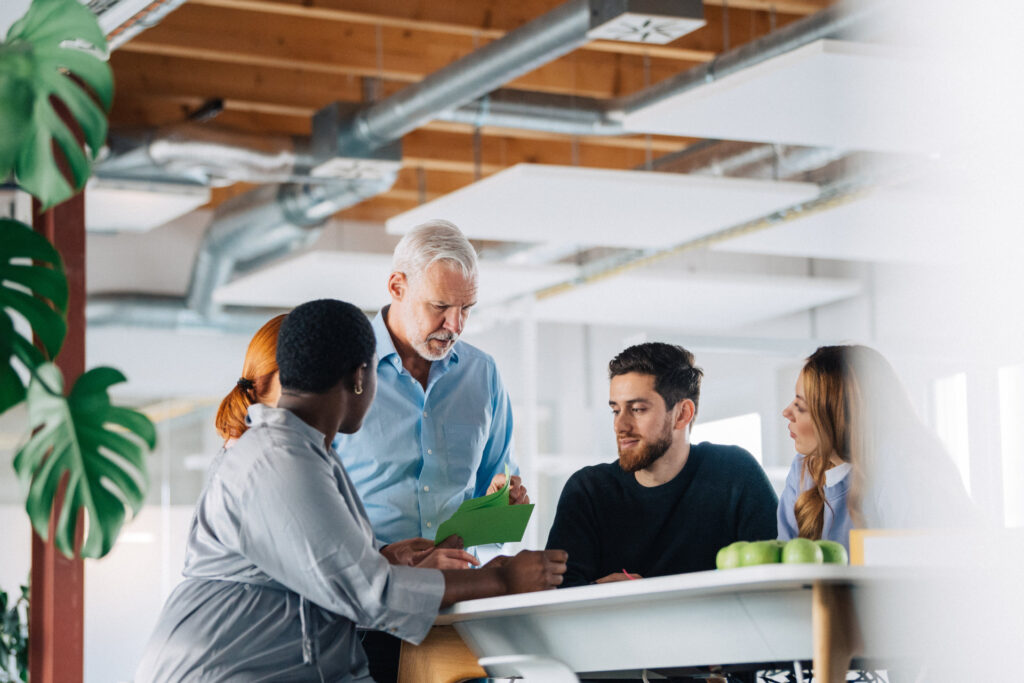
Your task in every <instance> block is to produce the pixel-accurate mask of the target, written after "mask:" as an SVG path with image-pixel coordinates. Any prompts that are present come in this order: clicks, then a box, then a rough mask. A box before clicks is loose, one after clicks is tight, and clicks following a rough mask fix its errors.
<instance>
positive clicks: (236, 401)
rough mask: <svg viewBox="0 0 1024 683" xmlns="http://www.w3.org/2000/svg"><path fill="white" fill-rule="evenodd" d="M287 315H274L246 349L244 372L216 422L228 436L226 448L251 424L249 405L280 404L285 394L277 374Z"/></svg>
mask: <svg viewBox="0 0 1024 683" xmlns="http://www.w3.org/2000/svg"><path fill="white" fill-rule="evenodd" d="M285 317H286V316H285V314H284V313H282V314H281V315H279V316H275V317H273V318H271V319H270V320H269V321H267V323H266V324H265V325H264V326H263V327H261V328H260V329H259V331H257V332H256V334H255V335H254V336H253V338H252V341H251V342H249V348H248V349H247V350H246V352H245V362H244V363H243V364H242V376H241V377H240V378H239V379H238V382H236V383H235V387H234V388H233V389H232V390H231V392H230V393H229V394H228V395H227V396H225V397H224V400H223V401H221V402H220V408H218V409H217V417H216V418H215V419H214V425H216V427H217V433H218V434H220V435H221V437H223V439H224V447H225V448H230V447H231V446H232V445H233V444H234V443H235V441H237V440H238V437H240V436H242V434H244V433H245V430H246V429H248V428H249V426H248V425H247V424H246V421H245V417H246V415H247V414H248V412H249V406H251V405H254V404H256V403H262V404H263V405H267V406H276V405H277V399H278V398H280V396H281V382H280V381H279V380H278V378H277V357H276V356H277V333H278V332H279V331H280V330H281V323H282V322H284V319H285Z"/></svg>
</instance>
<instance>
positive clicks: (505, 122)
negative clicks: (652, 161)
mask: <svg viewBox="0 0 1024 683" xmlns="http://www.w3.org/2000/svg"><path fill="white" fill-rule="evenodd" d="M437 118H438V119H440V120H442V121H454V122H456V123H467V124H469V125H473V126H495V127H498V128H520V129H524V130H539V131H544V132H546V133H562V134H564V135H580V136H585V135H622V134H623V133H624V132H625V131H623V130H622V123H621V121H618V120H614V119H612V118H611V116H610V115H609V111H608V103H607V102H605V101H604V100H598V99H594V98H592V97H574V96H572V95H558V94H548V93H535V92H519V91H515V90H498V91H495V92H493V93H491V94H489V95H485V96H484V97H482V98H479V99H476V100H473V101H472V102H469V103H467V104H464V105H462V106H461V107H458V108H456V109H451V110H448V111H443V112H441V113H440V114H438V115H437Z"/></svg>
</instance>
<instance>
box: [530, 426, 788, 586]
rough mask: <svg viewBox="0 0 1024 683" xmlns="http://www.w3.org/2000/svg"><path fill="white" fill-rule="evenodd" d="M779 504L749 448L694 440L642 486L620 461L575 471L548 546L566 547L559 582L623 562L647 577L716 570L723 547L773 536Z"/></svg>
mask: <svg viewBox="0 0 1024 683" xmlns="http://www.w3.org/2000/svg"><path fill="white" fill-rule="evenodd" d="M778 503H779V501H778V498H777V497H776V495H775V491H774V490H773V489H772V486H771V484H770V483H769V482H768V477H767V476H766V475H765V473H764V470H763V469H761V466H760V465H759V464H758V463H757V461H756V460H754V458H753V456H751V455H750V453H748V452H747V451H745V450H743V449H742V448H740V447H738V446H718V445H715V444H711V443H707V442H705V443H700V444H693V445H691V446H690V454H689V456H688V458H687V460H686V465H684V466H683V469H682V470H681V471H680V472H679V474H677V475H676V477H675V478H674V479H673V480H672V481H669V482H666V483H664V484H662V485H660V486H654V487H645V486H642V485H641V484H639V483H638V482H637V481H636V478H635V477H634V476H633V475H632V474H630V473H628V472H624V471H623V470H622V468H621V467H619V463H618V462H617V461H616V462H613V463H605V464H601V465H593V466H591V467H584V468H583V469H582V470H580V471H579V472H577V473H576V474H574V475H572V477H571V478H570V479H569V481H568V482H566V484H565V488H564V489H562V496H561V498H560V499H559V501H558V510H557V512H556V513H555V521H554V524H553V525H552V527H551V533H550V534H549V535H548V543H547V547H548V548H560V549H563V550H566V551H568V553H569V567H568V571H566V574H565V581H564V583H563V584H562V587H569V586H580V585H584V584H588V583H592V582H593V581H595V580H597V579H599V578H601V577H603V576H607V575H608V574H613V573H615V572H621V571H622V570H623V569H625V570H626V571H628V572H630V573H631V574H632V573H636V574H639V575H641V576H644V577H651V576H664V575H667V574H680V573H683V572H695V571H703V570H705V569H714V568H715V554H716V553H717V552H718V550H719V548H721V547H722V546H724V545H728V544H729V543H732V542H734V541H756V540H764V539H771V538H775V537H776V520H775V517H776V510H777V508H778Z"/></svg>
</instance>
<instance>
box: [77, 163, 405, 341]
mask: <svg viewBox="0 0 1024 683" xmlns="http://www.w3.org/2000/svg"><path fill="white" fill-rule="evenodd" d="M394 181H395V174H390V175H387V176H385V177H381V178H375V179H370V180H366V179H355V180H345V181H337V182H335V183H334V184H299V183H285V184H283V185H265V186H263V187H261V188H257V189H256V190H253V191H251V192H247V193H245V194H243V195H239V196H238V197H234V198H233V199H231V200H229V201H227V202H225V203H224V204H222V205H221V206H220V207H218V209H217V212H216V214H215V216H214V219H213V221H212V222H211V223H210V226H209V227H208V228H207V230H206V234H205V236H204V237H203V242H202V244H201V245H200V248H199V254H198V255H197V257H196V261H195V264H194V265H193V268H192V276H191V280H190V283H189V288H188V293H187V295H186V297H185V299H184V300H181V299H171V300H166V299H165V300H163V301H161V302H159V303H156V304H155V303H154V301H153V300H152V299H147V298H139V297H128V298H124V297H105V298H103V299H100V300H96V301H95V302H94V301H92V300H90V303H89V305H88V306H87V308H86V315H87V319H88V322H89V325H95V326H103V325H119V326H147V327H174V328H177V327H207V326H212V327H223V326H224V325H223V324H222V323H224V322H225V321H226V320H227V319H228V318H229V317H230V316H229V314H227V313H225V312H224V310H223V306H222V305H220V304H218V303H217V302H216V301H215V300H214V296H213V295H214V291H215V290H216V289H217V287H219V286H220V285H222V284H224V283H226V282H227V281H228V280H229V279H230V278H231V276H232V275H233V274H235V273H238V272H244V271H246V270H250V269H252V268H255V267H257V266H259V265H261V264H263V263H265V262H267V261H269V260H272V259H276V258H280V257H282V256H285V255H287V254H289V253H292V252H294V251H296V250H298V249H302V248H305V247H308V246H310V245H311V244H312V243H313V242H314V241H316V239H317V238H318V237H319V236H320V234H321V233H322V232H323V226H324V223H325V222H326V221H327V219H328V218H330V217H331V216H332V215H333V214H335V213H337V212H338V211H340V210H342V209H344V208H346V207H349V206H352V205H354V204H358V203H359V202H361V201H363V200H364V199H367V198H369V197H373V196H376V195H378V194H380V193H382V192H386V191H387V190H388V189H389V188H390V187H391V185H393V184H394ZM94 303H95V304H96V305H93V304H94ZM200 321H205V322H200ZM218 321H219V322H218ZM249 322H251V321H247V320H245V321H241V322H239V323H238V324H239V325H240V326H241V327H243V328H246V329H248V326H249Z"/></svg>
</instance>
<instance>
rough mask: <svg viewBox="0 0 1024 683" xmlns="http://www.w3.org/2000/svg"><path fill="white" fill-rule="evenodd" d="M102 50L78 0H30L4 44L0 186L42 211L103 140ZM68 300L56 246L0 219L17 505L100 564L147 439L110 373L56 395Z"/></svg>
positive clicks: (6, 388)
mask: <svg viewBox="0 0 1024 683" xmlns="http://www.w3.org/2000/svg"><path fill="white" fill-rule="evenodd" d="M105 56H106V40H105V38H104V35H103V32H102V30H101V29H100V27H99V25H98V23H97V22H96V19H95V18H94V17H93V15H92V13H91V12H89V10H87V9H86V8H85V7H83V6H82V5H81V4H80V3H78V2H77V1H76V0H34V1H33V2H32V4H31V6H30V7H29V9H28V12H27V13H26V14H25V16H23V17H22V18H21V19H19V20H18V21H17V22H15V23H14V24H13V25H12V26H11V28H10V30H9V31H8V33H7V37H6V39H5V40H4V42H2V43H0V181H3V180H4V179H7V180H8V181H10V180H12V179H13V182H14V183H15V184H16V185H17V186H18V187H20V188H21V189H23V190H25V191H26V192H28V193H30V194H31V195H33V196H34V197H36V199H38V200H39V203H40V205H41V206H42V208H43V210H45V209H48V208H50V207H52V206H54V205H55V204H59V203H60V202H62V201H64V200H66V199H68V198H70V197H71V196H73V195H74V194H75V193H76V192H79V191H81V190H82V188H83V187H84V185H85V182H86V180H88V178H89V175H90V173H91V168H92V162H93V161H94V160H95V158H96V155H97V153H98V152H99V150H100V149H101V148H102V146H103V144H104V141H105V140H106V135H107V118H106V116H107V112H108V111H109V109H110V105H111V101H112V99H113V76H112V74H111V71H110V67H109V66H108V64H107V63H106V60H105ZM60 227H61V226H59V225H58V226H57V229H58V230H60ZM67 305H68V284H67V279H66V277H65V274H64V268H63V265H62V263H61V258H60V255H59V254H58V252H57V250H56V249H54V247H53V245H51V244H50V243H49V242H48V241H47V240H46V239H45V238H44V237H43V236H41V235H40V234H38V233H36V232H34V231H33V230H32V228H31V227H30V226H28V225H25V224H24V223H21V222H18V221H14V220H9V219H0V413H2V412H4V411H6V410H8V409H10V408H11V407H13V406H15V405H17V404H19V403H21V402H22V401H25V402H26V403H27V407H28V425H27V429H26V434H27V436H26V439H25V443H24V445H23V446H22V447H21V448H20V450H19V451H18V453H17V454H16V455H15V458H14V469H15V471H16V473H17V476H18V480H19V481H20V482H21V484H22V488H23V491H24V493H25V497H26V503H25V509H26V511H27V512H28V515H29V517H30V519H31V521H32V526H33V528H35V530H36V532H37V533H38V534H39V535H40V536H41V537H42V538H44V539H47V537H48V535H49V527H50V521H51V516H52V515H57V520H56V525H55V529H56V531H55V534H54V535H55V538H54V542H55V544H56V546H57V548H58V549H59V550H60V551H61V552H62V553H63V554H64V555H66V556H68V557H71V556H73V555H74V554H76V553H77V554H79V555H80V556H81V557H94V558H96V557H102V556H104V555H106V554H107V553H108V552H109V551H110V549H111V548H112V547H113V544H114V540H115V539H116V538H117V534H118V532H119V531H120V529H121V526H122V525H123V523H124V521H125V518H126V516H127V514H128V511H129V510H131V511H133V512H137V511H138V510H139V509H140V508H141V506H142V503H143V500H144V498H145V495H146V490H147V488H148V476H147V473H146V462H145V456H146V454H147V453H148V451H149V449H152V448H154V447H155V444H156V431H155V429H154V427H153V423H152V422H150V421H149V419H148V418H146V417H145V416H144V415H142V414H141V413H139V412H136V411H134V410H130V409H128V408H122V407H118V406H115V405H113V404H112V403H111V401H110V397H109V395H108V389H109V388H110V386H111V385H113V384H116V383H118V382H123V381H125V377H124V375H122V374H121V373H120V372H119V371H118V370H115V369H113V368H105V367H101V368H94V369H92V370H89V371H87V372H85V373H84V374H82V375H81V376H80V377H79V378H78V379H77V381H75V383H74V386H72V387H71V388H70V390H69V391H67V392H65V388H64V383H63V379H62V376H61V372H60V370H58V369H57V367H56V366H55V365H54V364H53V363H52V362H51V361H52V360H53V359H54V358H55V357H56V356H57V354H58V353H59V352H60V349H61V346H62V344H63V342H64V337H65V335H66V333H67V323H66V313H67ZM62 484H63V490H64V496H63V502H62V504H61V505H60V507H59V509H54V500H55V498H56V496H57V493H58V490H59V489H60V488H61V486H62ZM82 516H84V518H85V519H84V528H85V537H84V540H83V541H82V543H81V546H80V547H78V548H76V547H75V544H76V539H75V529H76V526H77V524H78V523H79V518H80V517H82Z"/></svg>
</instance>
